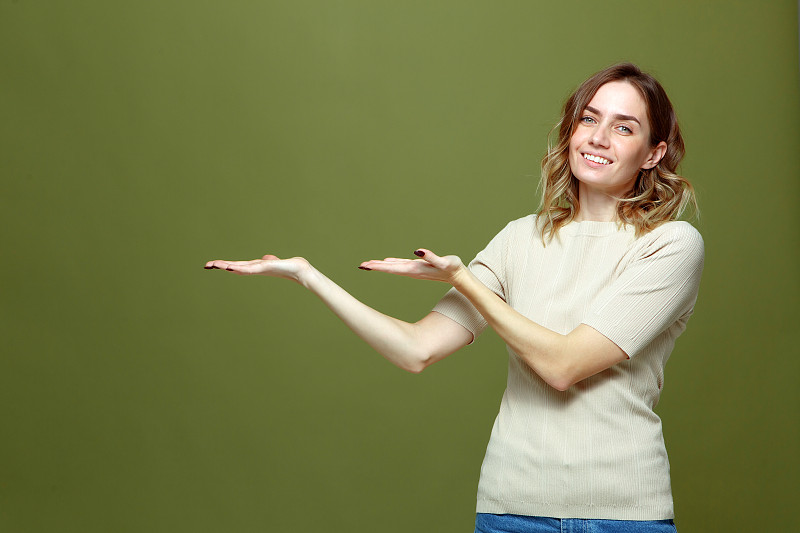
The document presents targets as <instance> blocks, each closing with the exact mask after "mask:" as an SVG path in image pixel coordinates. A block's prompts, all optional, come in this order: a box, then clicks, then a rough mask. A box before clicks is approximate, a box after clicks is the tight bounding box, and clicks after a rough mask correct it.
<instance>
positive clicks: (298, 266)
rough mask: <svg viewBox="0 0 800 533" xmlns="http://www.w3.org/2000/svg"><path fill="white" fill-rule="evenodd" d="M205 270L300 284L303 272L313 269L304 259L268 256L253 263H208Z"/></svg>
mask: <svg viewBox="0 0 800 533" xmlns="http://www.w3.org/2000/svg"><path fill="white" fill-rule="evenodd" d="M204 268H206V269H214V268H216V269H219V270H227V271H229V272H235V273H236V274H241V275H260V276H272V277H276V278H285V279H290V280H292V281H297V282H300V276H301V275H302V274H303V272H306V271H308V270H309V269H310V268H311V264H310V263H309V262H308V261H306V260H305V259H303V258H302V257H292V258H291V259H280V258H278V257H276V256H274V255H269V254H267V255H265V256H263V257H262V258H261V259H254V260H252V261H225V260H222V259H216V260H214V261H209V262H208V263H206V266H205V267H204Z"/></svg>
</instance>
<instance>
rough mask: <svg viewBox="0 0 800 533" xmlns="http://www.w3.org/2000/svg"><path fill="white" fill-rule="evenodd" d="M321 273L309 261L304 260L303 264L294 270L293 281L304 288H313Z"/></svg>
mask: <svg viewBox="0 0 800 533" xmlns="http://www.w3.org/2000/svg"><path fill="white" fill-rule="evenodd" d="M320 276H321V273H320V271H319V270H317V269H316V268H314V267H313V266H312V265H311V263H308V262H304V264H303V265H302V266H301V268H299V269H298V270H297V272H295V274H294V276H293V277H294V281H296V282H297V283H299V284H300V285H302V286H303V287H305V288H306V289H309V290H313V286H314V284H315V283H317V282H318V281H319V279H320Z"/></svg>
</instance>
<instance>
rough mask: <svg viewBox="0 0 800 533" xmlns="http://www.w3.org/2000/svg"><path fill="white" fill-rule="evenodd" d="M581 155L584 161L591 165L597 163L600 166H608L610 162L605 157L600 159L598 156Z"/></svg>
mask: <svg viewBox="0 0 800 533" xmlns="http://www.w3.org/2000/svg"><path fill="white" fill-rule="evenodd" d="M581 155H582V156H583V158H584V159H586V160H588V161H591V162H592V163H599V164H601V165H610V164H611V161H609V160H608V159H606V158H605V157H600V156H597V155H592V154H581Z"/></svg>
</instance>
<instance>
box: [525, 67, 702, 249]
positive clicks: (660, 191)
mask: <svg viewBox="0 0 800 533" xmlns="http://www.w3.org/2000/svg"><path fill="white" fill-rule="evenodd" d="M612 81H626V82H628V83H630V84H631V85H633V86H634V87H635V88H636V89H637V90H638V91H639V93H640V94H641V95H642V98H643V99H644V102H645V106H646V107H647V119H648V122H649V123H650V145H651V146H653V147H655V146H656V145H658V143H660V142H662V141H663V142H665V143H666V144H667V150H666V153H665V154H664V157H662V158H661V161H659V162H658V164H657V165H656V166H655V167H653V168H651V169H648V170H645V169H640V170H639V175H638V176H637V177H636V183H635V184H634V187H633V189H632V190H631V191H630V192H629V193H628V194H627V195H625V196H624V197H622V198H619V199H618V203H617V219H618V221H619V222H620V224H630V225H632V226H633V227H634V229H635V232H636V236H637V237H639V236H641V235H644V234H645V233H647V232H649V231H650V230H652V229H653V228H655V227H657V226H658V225H660V224H663V223H664V222H667V221H669V220H675V219H677V218H678V217H680V216H681V214H682V213H683V212H684V211H685V209H686V208H687V207H689V206H691V207H692V208H693V210H694V212H695V213H699V211H698V208H697V200H696V198H695V194H694V188H693V187H692V185H691V184H690V183H689V182H688V181H687V180H686V178H684V177H682V176H680V175H678V174H677V169H678V164H679V163H680V162H681V160H682V159H683V155H684V153H685V149H684V145H683V137H681V131H680V128H679V127H678V119H677V116H676V115H675V111H674V110H673V108H672V103H671V102H670V101H669V98H668V97H667V93H666V92H665V91H664V88H663V87H662V86H661V84H660V83H659V82H658V81H657V80H656V79H655V78H654V77H652V76H651V75H649V74H647V73H645V72H642V71H641V70H640V69H639V67H637V66H636V65H633V64H631V63H620V64H618V65H613V66H611V67H608V68H606V69H604V70H601V71H600V72H598V73H596V74H595V75H593V76H592V77H590V78H589V79H587V80H586V81H584V82H583V83H582V84H581V85H580V87H578V88H577V89H576V90H575V92H573V93H572V95H570V97H569V98H568V99H567V101H566V103H565V104H564V109H563V112H562V114H561V119H560V120H559V121H558V123H557V124H556V125H555V126H554V127H553V129H552V130H551V131H550V135H549V136H548V142H547V154H546V155H545V156H544V158H543V159H542V182H541V189H542V203H541V207H540V208H539V211H538V215H539V216H538V218H539V220H540V221H541V223H540V228H541V232H542V240H543V241H544V240H545V239H550V238H552V237H554V236H556V235H557V234H558V231H559V230H560V229H561V228H562V227H563V226H564V225H565V224H568V223H569V222H571V221H572V220H573V219H574V218H575V216H576V215H577V214H578V211H579V209H580V199H579V198H578V180H577V178H575V176H574V175H573V174H572V170H571V168H570V166H569V142H570V138H571V137H572V133H573V131H574V130H575V126H576V125H577V124H578V121H579V120H580V118H581V116H582V113H583V112H584V109H585V108H586V106H587V105H588V104H589V102H590V101H591V99H592V98H593V97H594V95H595V93H596V92H597V90H598V89H600V87H602V86H603V85H605V84H606V83H609V82H612ZM556 130H558V142H557V143H556V144H555V146H553V144H552V140H551V137H552V134H553V132H555V131H556Z"/></svg>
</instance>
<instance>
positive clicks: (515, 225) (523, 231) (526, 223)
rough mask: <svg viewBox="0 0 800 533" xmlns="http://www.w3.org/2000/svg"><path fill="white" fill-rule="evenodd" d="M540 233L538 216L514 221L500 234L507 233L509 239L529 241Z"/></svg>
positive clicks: (529, 216) (528, 216)
mask: <svg viewBox="0 0 800 533" xmlns="http://www.w3.org/2000/svg"><path fill="white" fill-rule="evenodd" d="M538 232H539V227H538V223H537V217H536V215H527V216H524V217H521V218H517V219H515V220H512V221H511V222H509V223H508V224H506V226H505V227H504V228H503V229H502V231H501V232H500V233H505V234H507V235H508V236H509V237H512V236H513V237H514V238H525V239H529V238H531V237H533V236H535V235H537V234H538Z"/></svg>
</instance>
